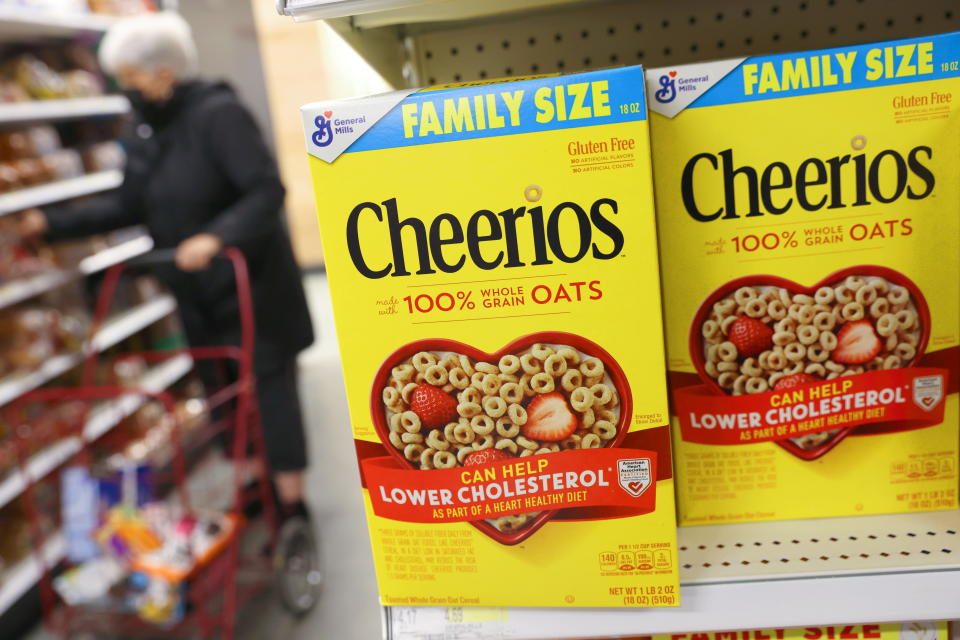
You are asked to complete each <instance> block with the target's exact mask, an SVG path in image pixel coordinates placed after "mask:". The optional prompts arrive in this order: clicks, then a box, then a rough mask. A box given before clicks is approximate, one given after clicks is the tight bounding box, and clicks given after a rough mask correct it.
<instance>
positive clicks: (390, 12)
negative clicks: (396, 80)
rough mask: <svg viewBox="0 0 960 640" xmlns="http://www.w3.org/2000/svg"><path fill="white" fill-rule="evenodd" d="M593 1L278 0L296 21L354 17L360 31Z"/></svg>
mask: <svg viewBox="0 0 960 640" xmlns="http://www.w3.org/2000/svg"><path fill="white" fill-rule="evenodd" d="M589 1H590V0H487V1H486V2H457V1H455V0H278V2H277V10H278V11H279V12H280V13H281V14H283V15H287V16H290V17H292V18H294V19H295V20H318V19H321V20H326V19H329V18H343V17H347V16H354V17H355V19H356V22H355V24H356V26H357V27H358V28H370V27H381V26H386V25H394V24H404V23H412V22H433V21H447V20H473V19H478V18H486V17H489V16H492V15H498V14H501V13H511V12H515V11H524V10H530V9H543V8H546V7H558V6H561V5H569V4H577V3H581V4H583V3H586V2H589Z"/></svg>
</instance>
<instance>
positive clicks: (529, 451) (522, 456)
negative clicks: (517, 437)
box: [517, 449, 533, 458]
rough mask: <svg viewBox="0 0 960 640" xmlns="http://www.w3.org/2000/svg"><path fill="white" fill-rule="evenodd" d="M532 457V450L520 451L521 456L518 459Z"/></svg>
mask: <svg viewBox="0 0 960 640" xmlns="http://www.w3.org/2000/svg"><path fill="white" fill-rule="evenodd" d="M532 455H533V450H531V449H520V454H519V455H518V456H517V457H518V458H526V457H527V456H532Z"/></svg>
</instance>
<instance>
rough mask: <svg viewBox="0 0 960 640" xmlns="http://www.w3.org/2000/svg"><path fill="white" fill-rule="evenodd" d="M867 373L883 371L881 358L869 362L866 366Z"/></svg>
mask: <svg viewBox="0 0 960 640" xmlns="http://www.w3.org/2000/svg"><path fill="white" fill-rule="evenodd" d="M865 368H866V370H867V371H876V370H877V369H883V356H877V357H876V358H874V359H873V360H871V361H870V362H868V363H867V364H866V367H865Z"/></svg>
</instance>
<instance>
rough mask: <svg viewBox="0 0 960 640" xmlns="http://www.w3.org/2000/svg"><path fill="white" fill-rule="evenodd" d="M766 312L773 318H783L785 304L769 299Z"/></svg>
mask: <svg viewBox="0 0 960 640" xmlns="http://www.w3.org/2000/svg"><path fill="white" fill-rule="evenodd" d="M767 313H769V314H770V317H771V318H772V319H773V320H783V319H784V318H785V317H787V306H786V305H785V304H783V302H781V301H780V300H771V301H770V302H768V303H767ZM724 333H726V331H725V332H724Z"/></svg>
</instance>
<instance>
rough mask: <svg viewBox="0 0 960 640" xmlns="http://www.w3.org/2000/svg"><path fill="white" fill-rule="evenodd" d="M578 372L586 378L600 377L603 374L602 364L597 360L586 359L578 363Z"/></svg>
mask: <svg viewBox="0 0 960 640" xmlns="http://www.w3.org/2000/svg"><path fill="white" fill-rule="evenodd" d="M580 372H581V373H582V374H583V375H584V376H586V377H588V378H595V377H597V376H602V375H603V372H604V367H603V362H601V361H600V359H598V358H587V359H586V360H584V361H583V362H581V363H580Z"/></svg>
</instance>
